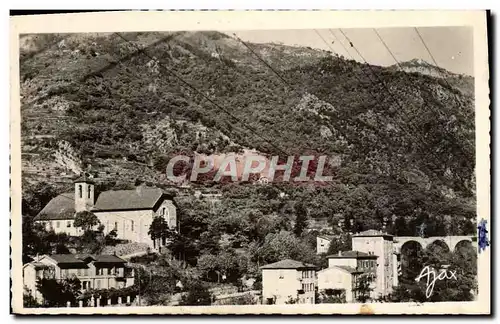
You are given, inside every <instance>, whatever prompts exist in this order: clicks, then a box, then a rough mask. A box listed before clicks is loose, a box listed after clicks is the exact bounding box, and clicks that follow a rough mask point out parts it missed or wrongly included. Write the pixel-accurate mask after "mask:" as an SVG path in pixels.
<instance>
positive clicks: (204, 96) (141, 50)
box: [115, 33, 288, 155]
mask: <svg viewBox="0 0 500 324" xmlns="http://www.w3.org/2000/svg"><path fill="white" fill-rule="evenodd" d="M115 34H116V35H118V36H119V37H120V38H122V39H123V40H125V41H126V42H128V43H130V44H132V46H134V47H136V48H137V49H138V50H139V52H141V53H142V54H143V55H145V56H146V57H148V58H150V59H151V60H154V59H153V57H151V56H150V55H149V54H148V53H146V51H145V50H143V49H141V48H138V47H137V45H135V44H133V43H132V42H130V41H129V40H128V39H126V38H125V37H123V36H122V35H120V34H119V33H115ZM157 61H158V65H159V66H160V67H162V68H163V69H164V70H165V71H167V73H169V74H170V75H172V76H173V77H175V78H176V79H177V80H178V81H180V82H181V83H182V84H184V85H185V86H186V87H188V88H190V89H192V90H193V91H195V92H196V93H197V94H199V95H201V96H202V97H203V98H205V100H207V101H208V102H210V103H211V104H212V105H214V106H215V107H216V108H218V109H219V110H220V111H222V112H224V113H225V114H227V115H228V116H230V117H231V118H232V119H234V120H235V121H237V122H238V123H241V124H242V125H243V126H244V127H245V128H247V129H248V130H250V131H251V132H252V133H253V135H255V136H256V137H259V138H260V139H261V140H263V141H264V142H266V143H268V144H270V145H271V146H272V147H274V148H275V149H276V150H278V151H279V152H280V153H282V154H283V153H284V154H285V155H288V154H287V153H286V152H284V151H283V150H282V149H281V148H279V147H278V146H276V145H275V144H274V143H273V142H272V141H270V140H268V139H266V138H265V137H263V136H261V135H259V134H258V133H257V130H256V129H254V128H253V127H251V126H249V125H247V124H245V123H242V122H241V120H240V119H239V118H237V117H236V116H234V115H233V114H231V113H230V112H229V111H227V110H226V109H225V108H223V107H222V106H220V105H219V104H217V103H216V102H215V101H213V100H212V99H210V98H209V97H208V96H206V95H205V94H204V93H202V92H201V91H199V90H198V89H197V88H196V87H195V86H193V85H192V84H190V83H189V82H187V81H185V80H184V79H183V78H181V77H180V76H179V75H177V73H175V72H173V71H172V70H171V69H169V68H167V67H165V65H163V64H161V62H160V61H159V60H157Z"/></svg>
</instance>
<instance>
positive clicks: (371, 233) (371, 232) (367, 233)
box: [353, 229, 392, 236]
mask: <svg viewBox="0 0 500 324" xmlns="http://www.w3.org/2000/svg"><path fill="white" fill-rule="evenodd" d="M353 236H392V235H390V234H388V233H384V232H381V231H377V230H374V229H369V230H367V231H363V232H359V233H356V234H354V235H353Z"/></svg>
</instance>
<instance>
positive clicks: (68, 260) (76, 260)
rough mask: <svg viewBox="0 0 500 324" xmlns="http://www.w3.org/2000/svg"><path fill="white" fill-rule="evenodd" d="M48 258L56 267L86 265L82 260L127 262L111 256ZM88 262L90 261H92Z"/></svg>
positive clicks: (59, 256) (88, 255)
mask: <svg viewBox="0 0 500 324" xmlns="http://www.w3.org/2000/svg"><path fill="white" fill-rule="evenodd" d="M49 258H51V259H53V260H54V261H56V262H57V265H64V264H73V265H82V266H84V265H86V264H87V263H86V262H85V261H84V260H89V258H90V259H92V260H94V261H95V263H127V261H125V260H123V259H121V258H119V257H117V256H116V255H111V254H100V255H90V254H52V255H49ZM92 260H90V261H92Z"/></svg>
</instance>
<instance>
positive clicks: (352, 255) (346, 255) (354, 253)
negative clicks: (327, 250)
mask: <svg viewBox="0 0 500 324" xmlns="http://www.w3.org/2000/svg"><path fill="white" fill-rule="evenodd" d="M326 257H327V258H330V259H333V258H339V259H343V258H378V256H377V255H374V254H368V253H365V252H360V251H344V252H341V253H340V255H339V254H332V255H328V256H326Z"/></svg>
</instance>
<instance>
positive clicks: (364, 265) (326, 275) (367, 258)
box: [318, 251, 378, 302]
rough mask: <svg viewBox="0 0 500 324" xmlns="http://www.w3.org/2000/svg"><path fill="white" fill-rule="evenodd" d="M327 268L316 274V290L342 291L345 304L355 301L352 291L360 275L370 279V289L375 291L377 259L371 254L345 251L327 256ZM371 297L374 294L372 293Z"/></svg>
mask: <svg viewBox="0 0 500 324" xmlns="http://www.w3.org/2000/svg"><path fill="white" fill-rule="evenodd" d="M327 259H328V268H326V269H323V270H321V271H319V272H318V290H319V291H320V292H325V291H327V290H343V291H344V292H345V296H346V302H353V301H355V297H356V294H355V293H354V289H355V287H356V284H357V280H358V278H359V276H360V275H362V274H366V275H369V276H370V277H372V278H373V279H372V280H373V282H372V288H373V289H374V290H375V285H376V275H377V274H376V273H377V259H378V256H376V255H374V254H373V253H364V252H360V251H345V252H339V253H337V254H335V255H329V256H327ZM371 295H372V297H375V293H374V292H372V294H371Z"/></svg>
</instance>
